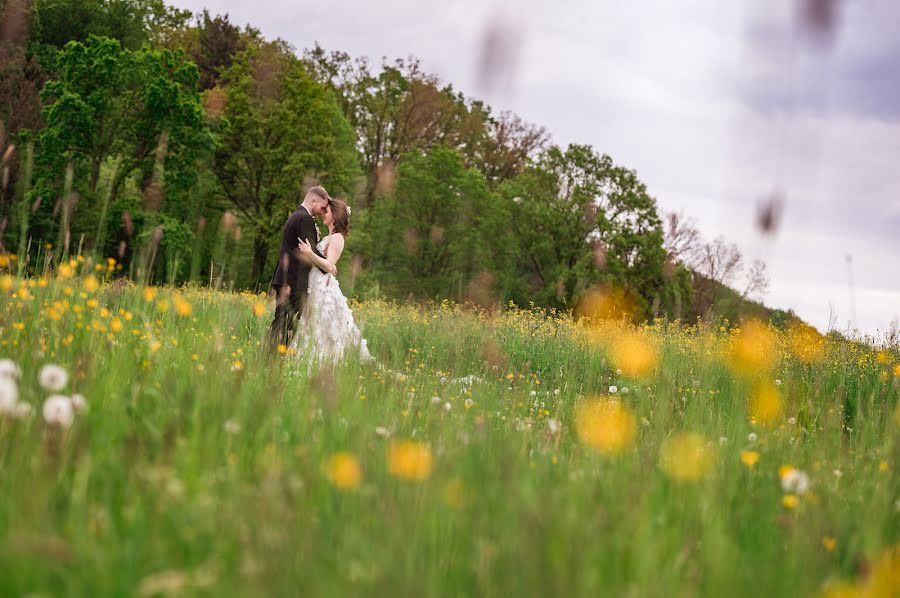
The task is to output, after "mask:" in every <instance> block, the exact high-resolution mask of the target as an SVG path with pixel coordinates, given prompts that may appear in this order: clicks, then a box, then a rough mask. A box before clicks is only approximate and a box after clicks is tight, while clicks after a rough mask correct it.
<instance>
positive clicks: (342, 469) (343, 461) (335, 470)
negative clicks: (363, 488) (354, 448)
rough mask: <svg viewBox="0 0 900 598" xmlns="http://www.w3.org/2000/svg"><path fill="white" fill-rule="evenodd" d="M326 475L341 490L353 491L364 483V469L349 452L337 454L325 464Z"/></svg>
mask: <svg viewBox="0 0 900 598" xmlns="http://www.w3.org/2000/svg"><path fill="white" fill-rule="evenodd" d="M325 475H326V476H327V477H328V479H329V480H330V481H331V483H332V484H334V487H335V488H337V489H339V490H353V489H355V488H357V487H358V486H359V484H360V482H361V481H362V467H360V465H359V461H357V460H356V457H354V456H353V455H351V454H350V453H347V452H339V453H335V454H334V455H332V456H331V458H329V459H328V462H327V463H326V464H325Z"/></svg>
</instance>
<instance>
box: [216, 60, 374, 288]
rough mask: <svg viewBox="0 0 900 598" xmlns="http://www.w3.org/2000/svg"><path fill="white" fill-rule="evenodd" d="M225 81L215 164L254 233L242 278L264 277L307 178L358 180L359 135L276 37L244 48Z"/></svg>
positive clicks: (228, 198)
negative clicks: (248, 270) (248, 264)
mask: <svg viewBox="0 0 900 598" xmlns="http://www.w3.org/2000/svg"><path fill="white" fill-rule="evenodd" d="M223 82H224V85H225V114H224V118H223V119H222V121H221V123H220V124H219V125H218V127H219V128H218V131H217V133H218V140H219V142H218V147H217V150H216V153H215V159H214V165H213V168H214V171H215V173H216V176H217V177H218V179H219V181H220V183H221V186H222V191H223V194H224V199H225V206H227V207H231V208H233V209H234V210H235V212H236V213H237V214H238V215H239V216H240V217H241V218H242V219H243V223H244V226H243V229H244V231H245V232H246V233H249V235H250V236H251V237H252V238H253V239H254V262H253V270H252V272H251V273H250V276H249V278H248V279H244V280H243V284H247V285H249V286H255V285H258V284H260V283H266V284H267V283H268V280H267V279H266V277H267V276H268V275H270V274H271V271H272V270H271V268H274V263H275V260H277V256H276V255H274V251H273V249H276V248H277V247H279V245H280V243H281V229H282V227H283V226H284V221H285V219H286V218H287V217H288V216H289V215H290V213H291V211H293V209H294V208H295V207H296V206H297V205H299V203H300V202H301V201H302V199H303V198H302V197H301V192H302V191H303V188H304V184H305V183H307V182H308V181H310V180H316V181H318V182H320V183H322V184H324V185H326V186H327V187H328V189H329V190H330V192H331V193H332V194H335V193H338V194H339V193H346V192H348V191H350V190H352V189H353V188H354V186H355V183H356V181H357V178H358V176H359V162H358V156H357V153H356V143H355V138H354V135H353V129H352V128H351V127H350V124H349V123H348V122H347V120H346V118H345V117H344V115H343V113H342V112H341V109H340V107H339V106H338V104H337V102H336V100H335V98H334V96H333V95H332V93H331V92H330V91H329V90H328V89H326V88H325V87H324V86H322V85H320V84H319V83H317V82H315V81H314V80H313V79H312V78H311V77H310V76H309V75H308V74H307V72H306V70H305V69H304V67H303V65H302V64H301V63H300V61H299V60H297V59H296V58H295V57H293V56H291V55H288V54H286V53H285V52H284V50H283V48H281V47H280V46H279V45H277V44H265V45H262V46H259V47H253V48H250V49H248V50H247V51H245V52H244V53H242V54H241V55H240V56H239V57H238V58H237V60H236V61H235V63H234V65H232V67H231V68H229V69H228V70H227V71H225V73H224V74H223ZM270 267H271V268H270ZM264 279H265V280H264Z"/></svg>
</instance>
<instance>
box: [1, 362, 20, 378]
mask: <svg viewBox="0 0 900 598" xmlns="http://www.w3.org/2000/svg"><path fill="white" fill-rule="evenodd" d="M21 376H22V370H20V369H19V366H17V365H16V362H15V361H13V360H12V359H0V378H12V379H13V380H17V379H19V378H20V377H21Z"/></svg>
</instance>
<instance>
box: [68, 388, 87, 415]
mask: <svg viewBox="0 0 900 598" xmlns="http://www.w3.org/2000/svg"><path fill="white" fill-rule="evenodd" d="M70 400H71V401H72V409H74V410H75V413H77V414H79V415H81V414H82V413H87V410H88V405H87V399H85V398H84V395H80V394H77V393H76V394H73V395H72V398H71V399H70Z"/></svg>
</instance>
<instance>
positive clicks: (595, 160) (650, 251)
mask: <svg viewBox="0 0 900 598" xmlns="http://www.w3.org/2000/svg"><path fill="white" fill-rule="evenodd" d="M500 193H501V196H502V197H504V198H505V200H506V201H507V202H508V203H509V205H510V206H511V211H512V218H511V224H512V227H513V230H514V231H515V235H516V238H517V239H518V248H517V250H518V254H519V256H520V261H519V265H518V269H519V272H520V279H521V280H522V281H527V286H522V285H520V286H519V287H518V289H517V290H516V299H517V300H519V301H522V300H527V299H534V300H535V301H536V302H538V303H541V304H544V305H558V306H566V305H571V303H572V301H573V300H574V299H575V298H576V297H577V296H578V295H580V294H581V293H582V292H583V291H584V290H585V289H587V288H588V287H590V286H592V285H596V284H607V285H614V286H617V287H620V288H623V289H627V290H629V291H631V292H633V293H634V294H636V295H638V296H639V297H642V298H643V305H642V306H641V307H643V308H644V311H645V312H648V313H649V312H650V311H651V307H650V306H651V305H652V304H653V303H656V304H658V306H659V309H666V307H667V306H666V304H665V302H664V299H665V294H664V293H663V292H662V291H663V289H664V288H665V286H666V284H667V281H666V280H665V277H664V272H663V266H664V264H665V259H666V255H665V250H664V249H663V237H662V225H661V222H660V220H659V216H658V215H657V212H656V202H655V200H654V199H653V198H652V197H650V196H649V195H648V194H647V190H646V187H645V186H644V184H643V183H641V182H640V180H639V179H638V178H637V175H636V174H635V173H634V171H631V170H628V169H626V168H622V167H620V166H616V165H615V164H614V163H613V161H612V159H611V158H610V157H609V156H607V155H598V154H596V153H595V152H594V150H593V149H592V148H591V147H590V146H583V145H570V146H569V147H568V148H567V149H566V150H565V151H563V150H562V149H560V148H558V147H552V148H550V149H549V150H547V151H546V152H544V153H543V154H542V155H541V157H540V158H539V159H538V160H537V161H536V162H535V163H534V164H533V165H532V166H531V167H529V168H527V169H526V170H525V172H524V173H523V174H522V175H521V176H519V177H517V178H516V179H514V180H513V181H511V182H509V183H507V184H505V185H503V186H501V191H500Z"/></svg>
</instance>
